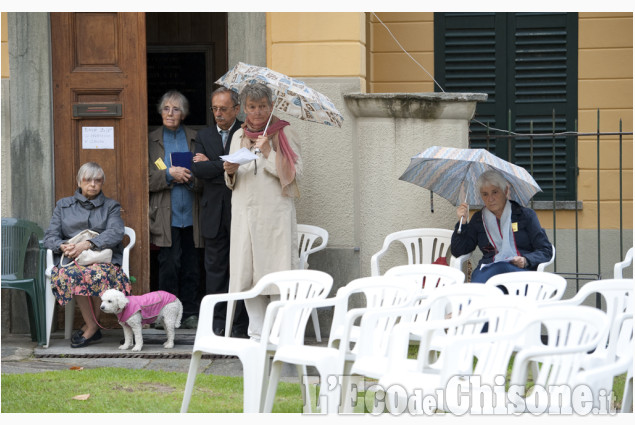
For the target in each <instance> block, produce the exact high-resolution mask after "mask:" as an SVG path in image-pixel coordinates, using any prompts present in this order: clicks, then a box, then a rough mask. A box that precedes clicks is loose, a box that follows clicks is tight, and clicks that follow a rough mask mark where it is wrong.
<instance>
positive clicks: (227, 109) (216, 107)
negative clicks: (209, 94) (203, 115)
mask: <svg viewBox="0 0 635 425" xmlns="http://www.w3.org/2000/svg"><path fill="white" fill-rule="evenodd" d="M236 106H238V105H234V106H232V107H230V108H228V107H226V106H223V107H222V108H221V107H218V106H210V107H209V110H210V111H212V112H214V113H216V112H218V111H220V112H221V113H223V114H224V113H225V112H227V111H229V110H230V109H234V108H235V107H236Z"/></svg>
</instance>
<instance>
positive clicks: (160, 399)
mask: <svg viewBox="0 0 635 425" xmlns="http://www.w3.org/2000/svg"><path fill="white" fill-rule="evenodd" d="M411 354H413V353H411ZM1 379H2V409H1V411H2V413H177V412H179V410H180V408H181V401H182V399H183V390H184V388H185V381H186V379H187V374H185V373H181V372H162V371H149V370H130V369H123V368H96V369H85V370H63V371H52V372H41V373H25V374H2V378H1ZM624 380H625V375H622V376H619V377H617V378H616V380H615V383H614V387H613V390H614V393H615V399H614V400H615V407H616V408H617V409H618V410H619V407H620V404H621V400H622V393H623V389H624ZM242 382H243V380H242V378H241V377H226V376H215V375H206V374H199V375H198V376H197V379H196V385H195V386H194V392H193V395H192V400H191V402H190V406H189V412H194V413H240V412H242V410H243V384H242ZM530 386H531V384H529V385H528V387H530ZM317 391H318V389H317V388H315V387H313V391H312V394H311V399H312V404H313V412H315V411H316V409H315V401H316V395H317ZM82 395H89V397H88V398H87V399H86V400H75V399H73V397H76V396H82ZM358 397H359V398H358V400H359V402H358V406H357V407H356V408H355V411H356V412H362V411H364V410H366V411H368V410H370V407H369V406H371V404H370V403H372V400H373V394H372V393H368V394H365V393H363V392H360V393H359V394H358ZM365 401H366V403H365ZM302 407H303V403H302V397H301V394H300V386H299V384H297V383H285V382H280V383H279V385H278V391H277V393H276V400H275V403H274V408H273V412H274V413H302V410H303V409H302Z"/></svg>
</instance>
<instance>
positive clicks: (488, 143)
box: [470, 110, 633, 304]
mask: <svg viewBox="0 0 635 425" xmlns="http://www.w3.org/2000/svg"><path fill="white" fill-rule="evenodd" d="M510 117H511V114H510ZM508 121H509V122H508V128H512V126H511V118H509V120H508ZM473 123H478V124H480V125H483V126H485V128H486V131H485V133H484V134H483V133H482V132H481V133H480V134H481V138H480V140H479V145H481V146H482V144H483V141H484V142H485V148H486V149H487V150H490V149H493V148H495V146H496V144H497V143H507V152H508V158H507V160H508V161H510V162H514V161H513V159H512V156H511V153H512V152H513V149H512V148H513V147H515V146H514V145H515V144H516V142H517V140H518V139H519V138H522V139H524V140H526V139H529V152H530V154H529V158H530V160H529V169H528V170H527V171H529V173H530V174H532V175H534V141H536V140H540V139H543V140H548V139H551V140H552V164H551V165H552V167H551V168H552V173H551V174H552V182H551V185H552V201H551V202H552V208H551V209H552V215H553V240H552V243H553V245H554V246H555V247H556V258H555V261H554V264H553V268H554V273H557V274H559V275H562V276H563V277H565V278H566V279H567V280H575V282H576V283H575V285H576V292H577V291H578V289H579V285H580V281H589V280H596V279H601V278H602V272H601V250H600V249H599V247H600V246H601V245H600V243H601V237H602V230H603V229H602V227H601V222H600V214H601V206H602V199H601V197H600V189H601V185H600V174H601V173H600V171H601V168H600V153H601V149H600V145H601V143H602V141H603V140H606V139H607V138H609V137H610V138H612V139H613V140H614V138H615V137H618V138H619V258H615V261H614V263H617V262H620V261H622V260H623V259H624V254H625V247H624V239H623V234H624V222H623V220H624V214H623V205H624V196H623V173H624V160H623V159H624V158H623V139H624V137H625V136H631V137H632V135H633V133H632V132H624V131H623V129H622V120H621V119H620V120H619V131H617V132H602V131H600V110H598V111H597V131H595V132H589V133H580V132H577V131H566V132H556V118H555V111H554V112H553V114H552V132H550V133H534V131H533V122H531V123H530V126H529V128H530V131H529V133H525V134H518V133H514V132H512V131H506V130H500V129H495V128H493V127H491V126H490V125H489V124H488V123H485V124H484V123H481V122H480V121H478V120H473ZM575 128H576V129H577V122H576V123H575ZM495 132H496V134H494V133H495ZM563 137H565V138H571V140H572V141H573V143H574V146H575V157H574V164H575V177H574V178H573V181H572V184H573V192H574V194H575V201H574V203H573V210H574V211H575V252H574V256H575V271H569V272H563V271H559V270H558V264H557V263H558V252H559V250H558V246H557V243H556V242H557V214H556V212H557V211H558V210H559V209H561V208H558V207H557V203H558V202H559V200H558V193H557V185H556V160H555V159H556V139H557V138H563ZM583 137H594V138H595V139H596V151H597V158H596V175H597V182H596V183H597V194H596V196H597V247H598V249H597V251H598V257H597V272H596V273H582V272H580V263H579V260H580V239H579V231H580V228H579V218H578V215H579V210H580V206H581V201H580V200H579V199H578V179H579V167H578V144H579V140H580V138H583ZM471 145H472V141H470V147H472V146H471ZM543 165H544V164H543ZM631 167H632V163H631ZM631 169H632V168H631ZM631 196H632V195H631ZM630 200H632V197H631V198H630ZM547 202H548V201H547ZM565 203H572V201H570V200H569V201H565ZM529 206H530V207H531V208H534V201H533V200H532V201H531V204H530V205H529ZM541 209H544V208H541ZM567 209H570V208H567ZM626 250H628V248H627V249H626ZM596 302H597V303H598V304H599V300H596Z"/></svg>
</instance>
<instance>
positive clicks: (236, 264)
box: [223, 83, 302, 340]
mask: <svg viewBox="0 0 635 425" xmlns="http://www.w3.org/2000/svg"><path fill="white" fill-rule="evenodd" d="M241 105H242V106H243V108H244V111H245V114H246V118H245V122H244V123H243V125H242V126H241V128H240V129H239V130H237V131H236V132H235V133H234V135H233V137H232V140H231V145H230V149H229V153H230V154H232V153H234V152H236V151H238V150H239V149H241V148H247V149H249V150H250V151H252V152H255V153H257V155H258V159H256V160H254V161H251V162H248V163H246V164H243V165H239V164H235V163H231V162H225V163H224V164H223V168H224V170H225V182H226V184H227V186H228V187H229V188H230V189H232V191H233V192H232V223H231V245H230V249H229V276H230V278H229V291H230V292H241V291H247V290H249V289H251V288H252V287H253V286H254V285H255V284H256V283H257V282H258V280H260V278H262V277H263V276H264V275H266V274H269V273H272V272H276V271H282V270H291V269H297V268H298V262H299V259H298V255H297V253H298V247H297V222H296V214H295V198H296V197H297V196H299V192H298V185H297V182H296V180H297V178H298V177H299V176H300V174H301V172H302V161H301V159H300V155H299V154H300V145H299V144H298V136H297V134H296V133H295V131H293V130H292V129H291V127H290V126H289V123H288V122H287V121H283V120H280V119H278V118H277V117H275V116H273V115H272V112H273V94H272V91H271V89H270V88H269V87H267V86H266V85H264V84H260V83H255V84H250V85H247V86H245V88H244V89H243V90H242V92H241ZM269 295H273V296H275V294H267V295H262V296H258V297H256V298H253V299H249V300H245V308H246V309H247V314H248V315H249V329H248V334H249V336H250V337H251V338H253V339H256V340H259V339H260V335H261V331H262V324H263V322H264V317H265V310H266V308H267V304H268V303H269V300H270V296H269Z"/></svg>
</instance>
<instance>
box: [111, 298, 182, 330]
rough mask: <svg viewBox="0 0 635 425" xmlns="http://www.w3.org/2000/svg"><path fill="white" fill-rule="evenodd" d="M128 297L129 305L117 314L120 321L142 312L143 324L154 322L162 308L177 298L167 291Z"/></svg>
mask: <svg viewBox="0 0 635 425" xmlns="http://www.w3.org/2000/svg"><path fill="white" fill-rule="evenodd" d="M127 298H128V305H126V308H124V309H123V311H122V312H121V313H119V314H117V318H118V319H119V321H120V322H125V321H127V320H128V319H129V318H130V316H132V315H133V314H135V313H136V312H138V311H139V312H141V319H142V320H141V324H143V325H146V324H149V323H154V321H155V320H157V317H158V316H159V313H160V312H161V309H162V308H163V307H165V306H166V305H167V304H170V303H171V302H172V301H174V300H176V296H175V295H174V294H170V293H169V292H165V291H155V292H149V293H147V294H144V295H131V296H129V297H127Z"/></svg>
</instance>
